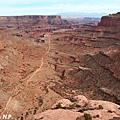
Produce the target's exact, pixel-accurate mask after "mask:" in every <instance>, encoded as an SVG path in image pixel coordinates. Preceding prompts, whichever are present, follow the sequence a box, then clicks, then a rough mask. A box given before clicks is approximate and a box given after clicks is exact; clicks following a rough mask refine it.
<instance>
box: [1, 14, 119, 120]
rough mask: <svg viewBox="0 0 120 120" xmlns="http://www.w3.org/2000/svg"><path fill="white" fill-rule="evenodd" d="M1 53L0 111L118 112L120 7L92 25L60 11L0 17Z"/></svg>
mask: <svg viewBox="0 0 120 120" xmlns="http://www.w3.org/2000/svg"><path fill="white" fill-rule="evenodd" d="M0 56H1V57H0V114H1V116H2V115H3V114H7V113H9V114H11V115H12V118H13V119H15V120H16V119H17V120H35V119H38V120H39V119H43V120H53V118H54V119H55V120H66V118H68V114H70V115H71V117H70V118H69V119H68V120H85V116H84V115H85V113H87V115H88V114H89V115H91V116H92V119H93V120H103V119H104V120H114V119H119V118H120V106H119V105H120V87H119V86H120V74H119V73H120V12H118V13H116V14H112V15H108V16H103V17H102V18H101V21H100V22H99V23H98V25H97V26H96V25H94V24H84V25H81V24H79V23H76V22H75V23H74V22H69V21H67V20H63V19H61V17H60V16H11V17H10V16H9V17H6V16H3V17H0ZM78 95H80V98H79V101H78V102H77V103H79V105H78V104H77V103H76V100H75V99H76V97H75V96H78ZM83 98H84V99H83ZM64 99H65V101H67V103H66V102H64ZM80 100H83V101H80ZM59 101H61V102H60V104H58V103H59ZM84 101H87V103H86V104H85V105H83V104H82V103H83V102H84ZM108 101H109V102H108ZM55 103H56V104H55ZM63 103H65V105H66V104H67V107H66V106H61V104H63ZM57 104H58V105H59V106H57V107H58V108H57V109H56V107H55V105H57ZM73 104H74V105H75V106H73ZM105 104H106V105H105ZM82 105H83V106H82ZM71 106H72V108H71ZM100 106H103V108H102V107H101V108H100V109H99V107H100ZM60 113H62V114H61V115H60ZM55 114H56V115H57V117H55V116H54V115H55ZM96 115H97V116H96ZM46 116H49V118H47V117H46ZM64 116H65V117H64ZM106 116H108V117H107V118H106Z"/></svg>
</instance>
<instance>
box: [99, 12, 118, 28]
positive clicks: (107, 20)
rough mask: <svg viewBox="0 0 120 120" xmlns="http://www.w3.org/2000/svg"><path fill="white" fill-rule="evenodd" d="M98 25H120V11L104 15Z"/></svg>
mask: <svg viewBox="0 0 120 120" xmlns="http://www.w3.org/2000/svg"><path fill="white" fill-rule="evenodd" d="M98 26H106V27H116V26H120V12H118V13H116V14H110V15H109V16H103V17H102V18H101V22H100V23H99V24H98Z"/></svg>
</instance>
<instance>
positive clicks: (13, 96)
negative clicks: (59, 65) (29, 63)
mask: <svg viewBox="0 0 120 120" xmlns="http://www.w3.org/2000/svg"><path fill="white" fill-rule="evenodd" d="M47 37H48V38H49V39H48V40H49V41H48V42H49V46H48V50H47V52H46V53H45V54H44V55H43V56H42V58H41V65H40V66H39V68H37V69H36V70H35V71H34V72H33V73H32V75H31V76H30V78H29V79H28V80H27V81H26V84H25V87H24V89H22V91H19V92H18V93H16V94H14V95H12V96H10V97H9V99H8V101H7V103H6V105H5V108H4V110H3V112H2V113H1V115H3V114H4V113H5V111H6V110H7V108H8V105H9V103H10V102H11V100H12V99H14V98H15V97H17V96H19V95H20V94H21V93H22V92H24V91H25V90H26V89H27V88H28V83H29V82H30V81H32V80H31V79H32V78H33V77H34V76H35V75H36V74H37V73H38V72H39V71H40V70H41V68H42V66H43V64H44V57H45V56H46V55H47V54H48V53H49V51H50V49H51V35H47Z"/></svg>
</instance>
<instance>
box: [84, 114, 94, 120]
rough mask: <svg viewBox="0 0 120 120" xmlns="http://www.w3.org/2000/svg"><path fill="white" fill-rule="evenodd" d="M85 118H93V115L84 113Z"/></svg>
mask: <svg viewBox="0 0 120 120" xmlns="http://www.w3.org/2000/svg"><path fill="white" fill-rule="evenodd" d="M84 117H85V120H92V117H91V115H90V114H87V113H84Z"/></svg>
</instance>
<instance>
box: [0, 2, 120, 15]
mask: <svg viewBox="0 0 120 120" xmlns="http://www.w3.org/2000/svg"><path fill="white" fill-rule="evenodd" d="M12 1H14V0H12ZM19 1H20V0H19ZM25 1H28V0H25ZM114 10H120V7H119V5H117V6H116V5H95V6H90V5H87V4H82V5H81V4H80V5H72V4H58V5H52V6H42V7H22V8H10V7H6V8H2V7H1V8H0V15H12V14H13V15H20V14H21V15H23V14H27V13H28V14H50V13H51V14H57V13H59V12H111V11H113V12H114Z"/></svg>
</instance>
